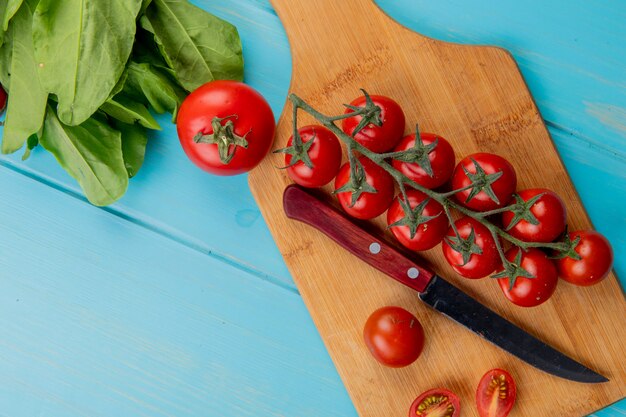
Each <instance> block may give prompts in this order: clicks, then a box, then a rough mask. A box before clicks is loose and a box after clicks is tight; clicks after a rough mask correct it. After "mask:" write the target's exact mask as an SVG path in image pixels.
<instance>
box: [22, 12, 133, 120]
mask: <svg viewBox="0 0 626 417" xmlns="http://www.w3.org/2000/svg"><path fill="white" fill-rule="evenodd" d="M141 4H142V0H106V1H102V0H99V1H94V0H63V1H59V0H41V1H40V2H39V5H38V6H37V13H36V14H35V17H34V20H33V39H34V43H35V56H36V57H37V62H38V63H39V74H40V77H41V81H42V85H43V86H44V88H45V89H46V91H48V92H49V93H52V94H56V95H57V97H58V103H59V104H58V116H59V118H60V119H61V121H63V123H65V124H68V125H74V126H75V125H79V124H81V123H82V122H84V121H85V120H87V119H88V118H89V117H90V116H91V115H92V114H93V113H95V112H96V110H97V109H98V108H99V107H100V106H101V105H102V104H103V103H104V102H105V101H106V100H107V98H108V97H109V95H110V93H111V91H112V90H113V88H114V87H115V85H116V83H117V81H118V80H119V78H120V75H121V74H122V71H123V70H124V66H125V64H126V61H128V57H129V56H130V52H131V49H132V46H133V42H134V39H135V31H136V17H137V15H138V13H139V9H140V7H141Z"/></svg>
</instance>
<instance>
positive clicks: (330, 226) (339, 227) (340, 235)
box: [283, 185, 435, 292]
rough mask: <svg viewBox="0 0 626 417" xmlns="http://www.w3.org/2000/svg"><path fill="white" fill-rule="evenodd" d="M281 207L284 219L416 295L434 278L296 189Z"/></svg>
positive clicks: (285, 196) (289, 191) (288, 190)
mask: <svg viewBox="0 0 626 417" xmlns="http://www.w3.org/2000/svg"><path fill="white" fill-rule="evenodd" d="M283 207H284V209H285V213H286V214H287V217H289V218H291V219H294V220H299V221H301V222H303V223H307V224H309V225H311V226H313V227H315V228H316V229H318V230H319V231H321V232H322V233H324V234H325V235H326V236H328V237H330V238H331V239H332V240H334V241H335V242H337V243H338V244H339V245H341V246H342V247H343V248H344V249H346V250H348V251H349V252H350V253H352V254H354V255H356V256H357V257H359V258H360V259H362V260H363V261H365V262H367V263H368V264H370V265H371V266H373V267H374V268H376V269H378V270H379V271H381V272H384V273H385V274H387V275H389V276H390V277H392V278H393V279H395V280H396V281H399V282H401V283H402V284H404V285H406V286H407V287H410V288H412V289H414V290H416V291H418V292H423V291H424V290H425V289H426V287H427V286H428V283H429V282H430V281H431V279H432V278H433V277H434V276H435V274H434V273H433V272H432V271H430V270H428V269H426V268H424V267H423V266H420V265H419V264H417V263H415V261H413V260H411V259H409V258H407V257H406V256H405V255H404V254H402V253H401V252H399V251H398V250H397V249H396V248H394V247H393V246H391V245H390V244H389V243H387V242H385V241H384V240H382V239H380V238H378V237H376V236H374V235H373V234H371V233H369V232H367V231H366V230H364V229H363V228H361V227H360V226H358V225H357V224H355V223H353V222H352V221H351V220H350V219H348V217H347V216H346V215H345V214H343V213H341V212H339V211H338V210H336V209H335V208H333V207H332V206H330V205H329V204H327V203H325V202H324V201H322V200H320V199H318V198H317V197H315V196H313V195H311V194H310V193H308V192H307V191H305V190H304V189H302V188H300V187H299V186H297V185H290V186H288V187H287V188H286V189H285V192H284V194H283ZM330 261H332V260H330Z"/></svg>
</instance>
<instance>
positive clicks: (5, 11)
mask: <svg viewBox="0 0 626 417" xmlns="http://www.w3.org/2000/svg"><path fill="white" fill-rule="evenodd" d="M23 2H24V0H5V1H3V2H2V3H0V23H1V24H2V27H0V45H2V44H3V42H4V36H5V32H6V31H8V30H9V21H10V20H11V18H12V17H13V16H15V13H17V10H18V9H19V8H20V6H21V5H22V3H23Z"/></svg>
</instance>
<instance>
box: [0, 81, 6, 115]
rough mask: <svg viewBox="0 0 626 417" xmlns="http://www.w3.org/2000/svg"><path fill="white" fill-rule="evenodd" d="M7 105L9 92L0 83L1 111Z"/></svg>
mask: <svg viewBox="0 0 626 417" xmlns="http://www.w3.org/2000/svg"><path fill="white" fill-rule="evenodd" d="M6 106H7V92H6V91H4V88H2V86H1V85H0V112H2V111H3V110H4V108H5V107H6Z"/></svg>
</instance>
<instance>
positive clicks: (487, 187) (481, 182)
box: [463, 158, 504, 204]
mask: <svg viewBox="0 0 626 417" xmlns="http://www.w3.org/2000/svg"><path fill="white" fill-rule="evenodd" d="M471 160H472V163H473V164H474V168H475V169H476V173H475V174H472V173H471V172H469V170H468V169H467V168H465V167H463V171H464V172H465V175H467V178H469V180H470V181H471V182H472V187H471V190H470V192H469V194H468V196H467V199H466V200H465V202H466V203H468V202H469V201H470V200H471V199H472V198H474V197H475V196H476V195H477V194H478V193H480V192H481V191H483V192H484V193H485V194H487V196H488V197H489V198H490V199H491V200H492V201H493V202H494V203H496V204H500V200H499V199H498V196H496V193H494V192H493V188H491V184H493V183H494V182H496V181H497V180H498V179H499V178H500V177H501V176H502V175H503V174H504V172H502V171H499V172H494V173H493V174H487V173H486V172H485V170H484V169H483V167H481V166H480V164H479V163H478V162H476V160H475V159H474V158H471Z"/></svg>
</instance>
